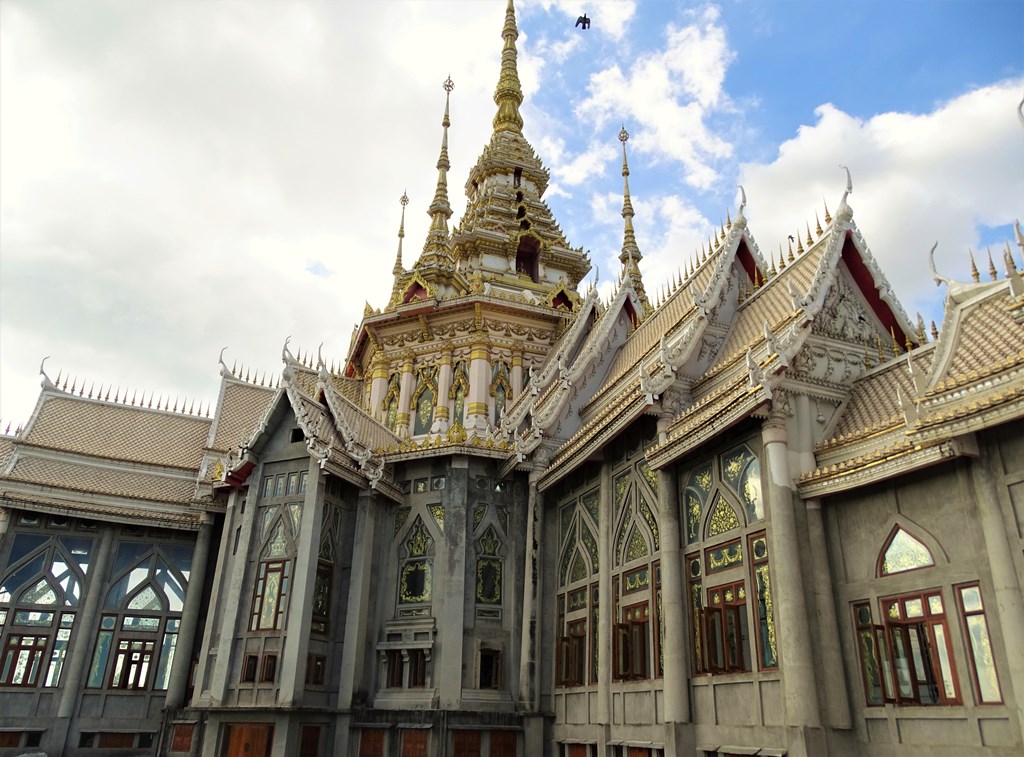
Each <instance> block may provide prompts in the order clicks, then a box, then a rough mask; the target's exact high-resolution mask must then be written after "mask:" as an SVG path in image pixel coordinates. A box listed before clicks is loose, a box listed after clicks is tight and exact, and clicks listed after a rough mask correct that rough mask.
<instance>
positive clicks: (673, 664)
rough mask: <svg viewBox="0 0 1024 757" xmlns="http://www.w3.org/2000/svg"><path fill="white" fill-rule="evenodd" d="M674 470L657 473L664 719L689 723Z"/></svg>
mask: <svg viewBox="0 0 1024 757" xmlns="http://www.w3.org/2000/svg"><path fill="white" fill-rule="evenodd" d="M677 489H678V484H677V483H676V476H675V473H674V472H673V471H668V470H659V471H658V509H659V511H660V512H659V514H658V526H659V529H660V530H661V612H662V616H663V618H662V622H664V624H665V641H664V646H663V647H662V653H663V654H664V656H665V720H666V721H667V722H669V723H689V722H690V681H689V664H690V661H689V654H688V651H689V643H690V642H689V633H688V632H687V629H688V626H687V624H686V614H685V612H684V610H683V598H684V597H686V596H687V593H686V581H685V580H684V578H683V567H682V566H683V563H682V555H681V553H680V527H679V495H678V491H677Z"/></svg>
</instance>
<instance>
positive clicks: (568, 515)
mask: <svg viewBox="0 0 1024 757" xmlns="http://www.w3.org/2000/svg"><path fill="white" fill-rule="evenodd" d="M575 514H576V505H575V504H572V503H570V504H568V505H563V506H562V509H561V511H560V512H559V528H558V543H559V544H565V542H566V538H567V537H568V536H569V534H570V532H571V527H572V518H573V516H574V515H575Z"/></svg>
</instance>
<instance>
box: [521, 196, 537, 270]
mask: <svg viewBox="0 0 1024 757" xmlns="http://www.w3.org/2000/svg"><path fill="white" fill-rule="evenodd" d="M519 208H520V213H521V215H519V216H518V217H519V218H520V224H522V223H529V221H527V220H526V218H525V216H526V208H525V207H524V206H523V205H520V206H519ZM523 228H528V226H527V227H523ZM516 273H518V274H520V275H522V276H526V277H528V278H529V279H530V281H532V282H534V283H537V282H539V281H540V240H539V239H537V237H535V236H532V235H531V234H523V236H521V237H520V238H519V247H518V248H517V249H516Z"/></svg>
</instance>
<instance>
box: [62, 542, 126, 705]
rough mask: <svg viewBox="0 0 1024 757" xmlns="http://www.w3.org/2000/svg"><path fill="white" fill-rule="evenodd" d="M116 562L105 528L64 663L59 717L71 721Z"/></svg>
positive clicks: (112, 545) (111, 543) (91, 566)
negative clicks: (109, 576) (107, 585)
mask: <svg viewBox="0 0 1024 757" xmlns="http://www.w3.org/2000/svg"><path fill="white" fill-rule="evenodd" d="M113 559H114V531H113V529H111V528H109V527H108V528H104V529H103V533H102V535H101V536H100V543H99V546H98V548H97V549H96V558H95V559H94V560H93V562H92V565H90V566H89V575H88V578H87V583H86V590H85V597H84V598H83V600H82V611H81V612H80V613H78V617H77V618H75V632H74V635H73V638H74V642H73V645H72V647H71V649H70V650H69V654H68V658H67V660H66V661H65V662H64V670H63V673H62V675H61V678H62V681H61V691H60V701H59V702H58V704H57V717H58V718H70V717H72V716H73V715H74V714H75V704H76V703H77V702H78V697H79V695H80V694H81V693H82V681H83V680H84V679H85V672H86V670H87V669H88V668H89V663H90V659H89V656H90V654H91V653H92V648H93V642H94V641H95V639H96V629H97V628H98V627H99V624H98V623H97V622H96V618H97V617H98V616H99V612H100V602H101V601H102V600H103V595H104V594H105V591H104V589H105V588H106V582H107V574H108V573H109V572H110V563H111V561H112V560H113Z"/></svg>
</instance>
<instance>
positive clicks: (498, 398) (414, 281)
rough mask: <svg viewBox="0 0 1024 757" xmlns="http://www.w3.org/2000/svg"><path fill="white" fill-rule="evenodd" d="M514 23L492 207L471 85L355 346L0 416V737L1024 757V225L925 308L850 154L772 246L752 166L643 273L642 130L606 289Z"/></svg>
mask: <svg viewBox="0 0 1024 757" xmlns="http://www.w3.org/2000/svg"><path fill="white" fill-rule="evenodd" d="M498 20H499V19H495V21H496V25H497V21H498ZM501 37H502V39H503V50H502V60H501V69H500V72H499V79H498V85H497V89H496V92H495V95H494V100H495V104H496V106H497V110H496V114H495V117H494V121H493V132H492V134H491V135H490V140H489V141H488V142H487V144H486V145H485V147H484V148H483V151H482V153H481V154H480V157H479V158H478V160H477V162H476V165H474V166H473V167H472V168H470V169H469V173H468V178H467V180H466V183H465V192H466V196H467V206H466V211H465V214H464V216H463V217H462V219H461V220H460V221H459V222H458V225H456V226H453V227H450V226H449V222H450V221H451V216H452V209H451V206H450V204H449V198H448V173H449V171H450V170H451V165H450V162H449V158H448V128H449V108H448V103H447V101H446V103H445V110H444V116H443V119H442V133H441V147H440V153H439V157H438V160H437V164H436V165H437V184H436V192H435V195H434V197H433V200H432V202H431V203H430V206H429V210H428V212H429V214H430V218H431V224H430V229H429V232H428V233H427V236H426V239H425V240H424V241H423V247H422V250H421V252H420V253H419V255H418V257H417V258H416V260H415V262H414V263H413V264H412V265H411V267H408V268H407V267H406V263H405V262H404V260H403V254H405V253H404V252H403V249H402V243H403V242H404V236H405V234H404V212H405V206H406V205H407V203H408V200H407V199H405V198H404V197H403V202H402V211H401V212H402V214H403V215H402V217H401V224H400V227H399V228H400V230H399V235H398V253H397V257H396V260H395V263H394V269H393V271H394V283H393V286H392V289H391V292H390V293H388V292H381V293H379V296H380V302H381V303H382V305H381V306H380V307H379V308H374V307H370V306H367V309H366V311H365V314H364V317H363V319H362V322H361V323H360V324H359V325H358V326H357V328H356V330H355V332H354V334H353V339H352V343H351V346H350V349H349V352H348V354H347V355H345V356H335V359H334V360H333V361H332V360H331V359H330V358H329V357H328V356H324V355H323V354H321V352H320V351H319V350H314V351H310V352H304V351H302V350H298V349H297V348H296V349H294V350H293V348H292V347H291V346H290V344H288V343H287V342H286V343H285V345H284V347H283V349H282V356H281V359H282V373H281V378H280V381H273V382H267V381H266V380H265V379H264V380H258V379H255V378H254V377H252V376H251V375H249V373H248V372H247V371H245V369H238V368H237V367H232V368H229V367H228V365H227V364H226V363H224V362H223V360H221V362H220V375H221V382H220V390H219V394H218V396H217V398H216V401H215V402H212V403H210V406H209V407H206V408H205V409H204V408H203V407H202V405H200V407H199V408H198V409H197V408H196V407H195V406H193V405H190V406H189V407H187V408H185V407H180V406H178V405H177V404H175V405H174V406H173V407H172V406H170V403H169V402H168V401H166V400H163V399H156V400H154V398H153V397H152V395H149V396H148V397H147V396H146V394H145V393H143V394H141V395H136V394H132V395H131V396H129V395H128V394H127V393H122V392H121V391H120V390H115V391H113V392H111V390H110V389H109V388H106V389H104V388H103V387H101V388H100V389H99V391H96V389H95V386H94V385H91V384H90V386H89V388H86V383H85V382H80V381H78V380H77V379H68V378H65V377H64V376H63V375H62V374H58V376H57V378H56V379H51V378H50V375H51V374H50V373H48V372H47V370H46V369H45V366H43V367H41V369H40V373H41V376H42V391H41V393H40V396H39V399H38V402H37V404H36V406H35V410H34V411H33V414H32V416H31V418H30V419H29V420H28V422H27V423H26V425H25V426H24V428H22V429H20V430H18V431H17V432H16V433H15V434H13V435H10V434H9V435H6V436H2V437H0V757H6V756H7V755H11V756H13V755H21V754H26V753H43V754H46V755H68V756H77V755H82V756H83V757H84V756H86V755H133V756H134V755H166V756H168V757H184V756H185V755H191V756H194V757H199V756H202V757H243V755H244V756H245V757H264V756H266V757H296V756H297V757H318V756H319V757H326V756H328V755H352V756H353V757H356V756H358V757H441V756H442V755H454V756H456V757H533V756H535V755H537V756H539V755H545V756H550V757H667V756H669V755H672V756H675V755H685V756H686V757H691V756H699V757H711V756H717V757H724V756H725V755H775V756H776V757H781V756H782V755H789V756H790V757H821V756H833V755H834V756H841V757H854V756H860V755H869V756H877V757H891V756H895V755H920V756H923V755H928V756H929V757H941V756H942V755H949V756H950V757H952V756H953V755H956V756H957V757H962V756H965V755H966V756H970V755H979V756H980V755H1011V754H1012V755H1019V754H1021V753H1022V750H1024V737H1022V731H1024V592H1022V586H1024V541H1022V537H1024V423H1022V419H1024V279H1022V268H1024V257H1022V256H1024V234H1022V232H1021V230H1020V227H1019V226H1018V227H1017V229H1016V232H1017V236H1016V240H1015V243H1016V247H1018V248H1019V250H1014V249H1012V248H1011V247H1010V245H1009V244H1007V246H1006V249H1005V251H1004V252H1003V254H1002V256H1001V257H1002V259H1001V260H999V261H993V260H992V259H991V258H989V260H988V261H987V263H988V270H987V272H986V271H984V270H983V271H981V272H979V271H978V270H977V267H976V265H975V262H974V260H973V258H972V259H971V261H970V271H971V276H970V280H967V281H957V280H953V279H951V278H947V277H946V276H944V275H942V274H941V273H939V272H938V271H936V270H935V269H934V266H933V268H932V274H933V276H934V278H935V280H936V282H937V283H940V284H942V286H943V287H944V292H945V308H944V318H943V320H942V323H941V325H940V326H941V327H939V326H936V325H935V324H932V326H931V329H930V332H931V333H930V334H929V333H926V331H928V329H927V328H926V326H925V324H924V322H923V321H922V320H921V319H920V318H917V319H915V320H912V319H911V318H909V317H908V316H907V314H906V313H905V312H904V310H903V308H902V307H901V305H900V304H899V302H898V300H897V299H896V293H895V292H894V291H893V289H892V287H891V286H890V284H889V282H888V281H887V280H886V278H885V276H884V274H883V272H882V271H881V270H880V268H879V266H878V265H877V263H876V261H875V258H874V256H873V255H872V253H871V250H870V248H869V246H868V243H867V241H866V239H867V236H868V235H870V230H865V232H864V233H863V234H862V232H861V230H860V229H859V228H858V227H857V225H856V223H855V221H854V210H853V208H852V207H851V205H850V203H849V201H848V200H849V192H850V189H851V186H850V184H849V176H847V182H848V183H847V191H846V192H845V193H843V194H842V195H841V196H840V197H838V198H837V201H833V203H832V204H833V208H834V209H833V210H832V211H831V212H830V210H829V209H828V208H827V207H822V208H819V209H818V211H817V212H820V216H819V215H817V212H816V211H814V210H813V209H812V210H811V211H810V213H809V214H808V216H805V217H809V216H810V215H815V221H816V223H815V225H814V226H813V227H812V226H811V225H810V224H805V223H804V222H803V220H802V217H795V218H794V219H793V223H794V225H798V226H799V227H800V228H803V229H805V231H803V232H800V233H798V234H797V236H796V237H795V238H794V237H790V240H791V241H790V242H789V244H788V248H786V249H783V248H778V249H779V251H778V252H776V253H773V252H765V250H764V249H762V247H761V246H759V244H758V242H757V241H756V240H755V237H754V235H753V231H752V230H751V228H750V227H749V225H748V222H747V218H746V207H745V206H746V197H745V196H744V198H743V202H742V203H741V204H740V205H739V206H738V207H737V208H735V209H733V210H732V211H731V212H730V214H729V220H728V222H727V223H725V224H722V225H721V226H720V227H719V228H717V229H715V230H713V231H712V232H711V235H712V237H711V239H710V240H709V242H708V243H707V244H706V245H705V246H703V248H702V249H701V250H700V252H699V253H697V254H696V255H691V254H690V253H689V251H679V254H678V259H679V266H680V271H679V273H678V275H677V276H675V277H674V278H673V280H672V281H671V282H669V284H668V285H667V286H666V287H665V293H664V294H663V295H662V296H660V297H655V298H653V299H652V298H650V297H648V295H647V293H646V291H645V286H644V282H643V280H642V276H641V272H640V263H641V261H642V258H643V256H642V254H641V250H640V248H639V245H638V244H637V240H636V237H635V233H634V227H633V223H634V214H633V206H632V203H631V199H630V193H629V178H628V177H629V168H628V155H627V140H628V134H627V133H626V131H625V129H623V131H622V132H621V133H620V135H619V138H620V141H621V147H622V176H623V190H624V191H623V204H622V218H623V242H622V250H621V254H620V256H619V260H620V262H621V267H620V269H619V270H618V271H617V272H616V279H617V283H616V285H615V287H614V291H613V292H612V293H611V294H607V293H606V294H605V296H603V297H602V296H599V293H598V289H597V288H596V286H595V285H594V283H592V282H591V281H590V279H589V278H588V274H589V273H590V270H591V261H590V260H589V258H588V256H587V255H586V254H584V252H583V248H582V247H579V246H576V247H574V246H573V245H572V244H571V243H570V241H569V240H567V239H566V238H565V235H564V234H563V232H562V230H561V229H560V228H559V225H558V223H557V222H556V220H555V218H554V217H553V215H552V212H551V209H550V208H549V207H548V205H547V204H546V203H545V201H544V193H545V190H546V188H547V185H548V181H549V175H548V171H547V169H546V168H545V167H544V165H543V163H542V162H541V159H540V158H539V157H538V156H537V154H536V153H535V152H534V149H533V148H532V146H531V145H530V143H529V142H528V141H527V140H526V138H525V137H524V136H523V119H522V117H521V114H520V106H521V104H522V100H523V95H522V90H521V87H520V82H519V77H518V72H517V63H516V40H517V37H518V29H517V25H516V17H515V11H514V8H513V3H512V0H509V1H508V5H507V9H506V12H505V17H504V26H503V28H502V31H501ZM445 89H446V92H447V93H450V92H451V89H452V87H451V82H450V81H448V82H446V85H445ZM830 170H831V169H830ZM751 201H752V203H756V198H751ZM801 212H803V211H801ZM819 217H820V218H822V219H823V220H822V221H821V222H818V220H817V219H818V218H819ZM775 245H776V240H772V242H771V244H768V245H767V247H766V248H765V249H769V250H771V249H775ZM784 246H785V242H784ZM407 257H408V256H407ZM996 262H998V263H999V264H1000V268H999V270H997V268H996V265H995V263H996ZM982 267H983V268H984V264H983V265H982ZM658 286H659V288H661V282H658ZM385 300H386V301H385ZM337 326H338V328H343V327H346V325H345V324H337ZM222 354H223V353H222ZM213 357H214V356H211V364H212V362H213Z"/></svg>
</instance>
